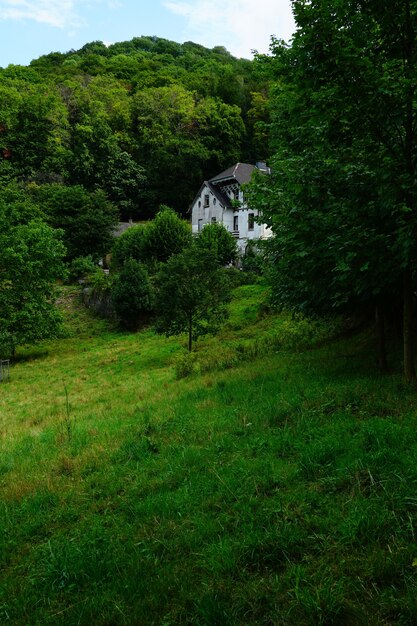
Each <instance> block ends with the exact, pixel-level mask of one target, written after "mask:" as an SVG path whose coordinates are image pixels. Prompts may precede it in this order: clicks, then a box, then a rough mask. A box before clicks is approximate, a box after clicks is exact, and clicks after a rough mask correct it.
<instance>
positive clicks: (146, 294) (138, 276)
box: [111, 258, 154, 327]
mask: <svg viewBox="0 0 417 626" xmlns="http://www.w3.org/2000/svg"><path fill="white" fill-rule="evenodd" d="M111 299H112V302H113V306H114V309H115V311H116V313H117V315H118V317H119V319H120V320H121V322H122V323H123V324H124V325H126V326H129V327H133V326H135V325H137V324H138V323H140V322H141V321H143V320H144V319H146V318H147V317H148V316H149V313H150V312H151V311H152V310H153V307H154V293H153V288H152V285H151V282H150V280H149V275H148V272H147V270H146V268H145V266H144V265H143V264H142V263H140V262H139V261H136V260H135V259H132V258H130V259H127V261H126V262H125V264H124V265H123V267H122V269H121V270H120V273H119V274H117V276H116V278H115V279H114V282H113V284H112V287H111Z"/></svg>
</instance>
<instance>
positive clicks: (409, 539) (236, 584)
mask: <svg viewBox="0 0 417 626" xmlns="http://www.w3.org/2000/svg"><path fill="white" fill-rule="evenodd" d="M264 293H265V288H264V287H262V286H261V285H249V286H243V287H240V288H238V289H237V290H235V296H234V300H233V303H232V311H231V317H230V320H229V322H228V324H227V326H226V327H225V329H224V330H223V332H222V334H221V335H220V336H219V337H217V338H211V339H207V340H205V341H201V342H199V344H198V346H197V353H196V357H195V358H196V359H197V361H196V362H193V363H191V364H190V362H189V361H187V359H188V357H187V356H185V357H184V356H183V346H182V344H181V341H179V340H178V339H175V340H174V339H166V338H164V337H159V336H157V335H155V334H154V333H153V331H152V329H145V330H143V331H142V332H141V333H138V334H136V335H130V334H123V333H118V332H116V331H115V330H113V329H112V328H110V327H108V325H107V324H105V323H103V322H101V321H100V320H97V319H95V318H92V317H91V316H90V315H89V314H88V312H86V311H84V310H83V309H81V308H79V307H77V306H73V305H70V304H69V300H68V298H67V297H65V298H64V299H63V302H65V303H67V306H66V307H64V308H65V309H66V311H67V315H68V337H66V338H65V339H62V340H60V341H59V342H58V341H57V342H49V343H48V344H44V345H43V346H40V347H39V348H37V349H36V350H31V351H30V352H26V353H23V352H22V353H21V354H20V360H19V361H18V362H17V363H16V364H15V365H14V367H13V368H12V380H11V382H10V384H4V385H1V386H0V426H1V431H0V432H1V435H2V437H1V441H0V489H1V506H0V572H1V573H0V622H1V623H5V624H13V625H16V626H17V625H21V624H30V625H31V626H34V625H42V626H44V625H46V624H53V625H54V626H55V625H59V624H66V625H68V624H84V625H86V626H87V625H91V624H98V625H103V626H104V625H110V624H112V625H113V624H117V625H119V624H120V625H122V624H123V625H125V624H126V625H128V624H129V625H138V624H161V625H162V624H164V625H165V626H168V625H170V624H198V625H201V624H206V625H214V624H227V625H231V624H236V625H238V624H274V625H281V624H282V625H289V624H294V625H297V626H299V625H303V624H305V625H313V624H314V625H316V624H374V625H377V624H378V625H380V624H411V623H413V620H414V619H415V609H416V607H415V603H416V600H415V598H416V597H417V595H416V574H415V567H414V565H413V561H414V559H415V558H416V557H417V553H416V548H415V537H414V533H415V530H414V526H415V504H416V498H415V482H416V480H417V438H416V435H415V415H416V397H415V393H414V392H413V391H410V390H408V389H407V388H405V387H404V386H403V385H402V383H401V382H400V379H399V378H397V377H396V376H394V375H392V376H386V377H380V376H378V375H377V374H376V373H375V369H374V366H373V363H372V360H373V357H372V351H371V350H370V341H371V338H369V337H368V336H366V335H362V336H360V337H357V338H356V339H355V341H354V342H352V340H350V341H349V342H348V341H347V340H344V339H341V340H337V341H335V340H333V341H330V340H329V339H327V340H326V334H327V335H329V334H330V330H331V329H328V328H327V329H326V328H325V327H324V326H323V325H318V324H316V325H314V324H309V323H307V322H305V321H298V322H297V321H294V320H293V321H291V320H289V319H287V318H285V317H283V316H282V317H277V316H273V315H271V314H269V313H268V312H265V310H264V307H262V306H261V307H260V304H261V303H262V299H263V297H264ZM75 302H76V301H75ZM262 311H263V313H262V314H261V312H262ZM314 345H315V346H316V347H314ZM184 364H185V365H184ZM191 367H194V369H195V371H194V373H192V374H191V375H190V376H187V377H184V378H180V377H179V376H180V375H181V374H184V373H185V370H187V368H188V370H189V369H191Z"/></svg>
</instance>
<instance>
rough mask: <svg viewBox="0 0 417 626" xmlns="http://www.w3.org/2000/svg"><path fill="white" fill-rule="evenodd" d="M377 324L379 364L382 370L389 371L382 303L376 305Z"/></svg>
mask: <svg viewBox="0 0 417 626" xmlns="http://www.w3.org/2000/svg"><path fill="white" fill-rule="evenodd" d="M375 324H376V332H377V337H378V365H379V369H380V370H381V372H386V371H387V349H386V343H385V316H384V309H383V307H382V306H381V304H380V303H378V304H377V305H376V307H375Z"/></svg>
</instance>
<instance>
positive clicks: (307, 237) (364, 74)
mask: <svg viewBox="0 0 417 626" xmlns="http://www.w3.org/2000/svg"><path fill="white" fill-rule="evenodd" d="M293 6H294V12H295V17H296V21H297V32H296V35H295V37H294V40H293V44H292V46H291V48H289V47H287V46H285V45H284V44H283V43H282V42H277V41H273V53H274V55H273V58H272V59H271V60H270V61H271V67H272V70H273V71H274V72H275V75H276V84H275V86H274V89H273V92H272V101H271V110H272V112H273V116H272V119H273V125H272V129H271V139H272V142H273V146H274V152H275V154H274V157H273V159H272V161H271V166H272V176H271V177H268V178H269V180H261V177H258V181H257V182H256V184H255V186H254V187H252V190H253V191H252V194H253V195H252V197H250V198H249V200H250V202H253V206H256V207H257V208H258V209H259V210H261V211H262V212H263V215H264V218H265V219H266V221H267V222H268V223H269V224H270V225H271V226H272V229H273V231H274V233H275V238H274V241H273V242H272V246H273V255H274V261H275V270H276V271H275V273H274V276H273V284H274V292H275V297H276V300H277V301H279V302H281V303H282V304H283V305H284V306H285V307H292V308H293V309H296V310H301V311H304V312H310V313H311V312H313V313H318V314H323V313H325V314H328V313H330V312H332V311H338V310H339V311H341V310H344V311H352V310H355V311H358V310H366V309H367V308H368V309H372V308H373V307H375V306H378V307H382V308H383V307H384V306H386V307H387V308H389V307H390V306H391V305H392V304H393V303H394V305H395V306H397V307H401V304H403V308H404V320H403V328H404V334H405V337H406V339H407V340H406V341H405V343H404V347H405V353H404V364H405V374H406V377H407V379H408V380H410V381H411V380H414V379H415V371H414V366H413V361H414V356H413V347H412V345H411V344H410V341H408V337H411V336H412V334H413V332H414V331H413V327H412V322H411V319H412V316H413V312H412V301H413V298H414V291H415V286H414V285H413V273H414V269H415V266H416V262H417V256H416V249H415V246H414V244H413V243H412V242H413V241H414V234H413V233H414V231H415V227H416V221H415V215H416V213H415V183H414V181H415V177H416V173H417V161H416V158H415V155H416V154H417V142H416V135H415V132H414V129H415V126H416V122H417V113H416V112H417V107H416V103H417V98H416V90H415V88H414V80H415V72H416V59H417V45H416V37H415V32H416V26H417V21H416V14H415V10H414V8H412V7H413V6H414V3H413V2H410V1H409V0H407V1H406V2H395V3H394V4H392V3H390V2H387V1H385V0H384V1H382V2H380V3H374V2H373V3H370V5H369V6H366V7H365V6H360V7H359V8H358V6H357V4H356V3H355V2H350V1H347V2H339V3H329V2H327V1H326V0H319V1H317V2H315V3H312V4H311V3H306V2H304V1H303V0H295V1H294V2H293ZM405 41H407V44H406V45H405V44H404V42H405ZM317 42H325V44H324V43H321V44H320V45H318V44H317ZM249 195H251V192H249Z"/></svg>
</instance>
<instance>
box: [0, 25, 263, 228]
mask: <svg viewBox="0 0 417 626" xmlns="http://www.w3.org/2000/svg"><path fill="white" fill-rule="evenodd" d="M266 121H267V79H266V78H265V77H264V76H263V71H262V64H260V65H259V66H257V65H256V63H254V62H252V61H249V60H246V59H236V58H234V57H233V56H232V55H231V54H229V52H228V51H227V50H226V49H224V48H223V47H216V48H213V49H211V50H209V49H207V48H204V47H203V46H201V45H198V44H195V43H192V42H187V43H184V44H178V43H175V42H173V41H168V40H165V39H160V38H158V37H137V38H134V39H132V40H131V41H128V42H123V43H116V44H113V45H111V46H108V47H107V46H105V45H104V44H103V43H102V42H99V41H97V42H92V43H89V44H87V45H85V46H84V47H83V48H81V49H80V50H76V51H75V50H71V51H70V52H68V53H65V54H62V53H58V52H54V53H51V54H47V55H45V56H42V57H40V58H39V59H35V60H33V61H32V62H31V64H30V65H29V66H28V67H24V66H19V65H9V66H8V67H7V68H5V69H0V155H2V158H1V160H0V180H1V182H2V184H3V186H4V184H5V183H7V182H9V181H10V180H17V181H20V182H24V183H35V184H36V185H44V184H49V183H58V184H63V185H65V186H73V185H82V186H83V187H84V188H85V190H87V191H89V192H92V191H97V190H102V191H103V192H104V193H105V194H106V196H107V197H108V199H109V200H110V201H112V202H113V203H114V204H115V205H116V207H117V209H118V210H119V212H120V215H121V217H123V218H125V219H127V218H130V217H131V218H133V219H138V218H143V217H148V216H150V215H153V214H154V213H155V210H156V209H157V208H158V206H159V205H160V204H161V203H164V204H168V205H169V206H172V207H173V208H175V209H176V210H178V211H181V212H184V211H185V210H186V209H187V208H188V205H189V203H190V201H191V199H192V197H193V195H194V193H195V192H196V190H197V189H198V187H199V185H200V183H201V181H202V180H203V179H204V178H207V177H210V176H212V175H214V174H215V173H216V172H218V171H219V170H221V169H223V168H226V167H227V166H228V165H230V164H231V163H233V162H235V161H238V160H242V161H254V160H256V159H264V158H266V156H267V155H266V154H265V145H266V142H265V132H266Z"/></svg>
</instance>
